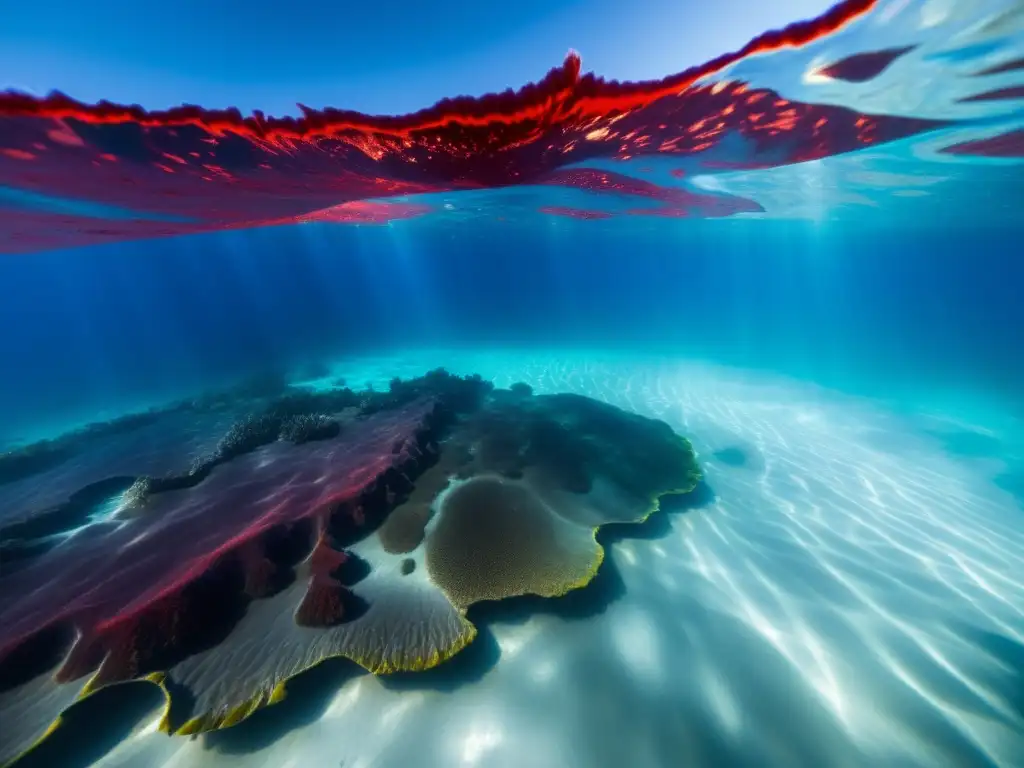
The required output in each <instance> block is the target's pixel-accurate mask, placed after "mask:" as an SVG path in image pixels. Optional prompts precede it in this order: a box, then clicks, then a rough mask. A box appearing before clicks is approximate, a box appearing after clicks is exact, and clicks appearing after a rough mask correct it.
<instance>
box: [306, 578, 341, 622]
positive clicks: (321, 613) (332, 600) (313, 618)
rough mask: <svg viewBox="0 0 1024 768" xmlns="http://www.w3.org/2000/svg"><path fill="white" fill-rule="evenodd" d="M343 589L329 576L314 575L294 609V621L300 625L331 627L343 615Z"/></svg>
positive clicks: (339, 620)
mask: <svg viewBox="0 0 1024 768" xmlns="http://www.w3.org/2000/svg"><path fill="white" fill-rule="evenodd" d="M347 591H348V590H347V589H345V587H343V586H342V585H341V584H340V583H338V582H337V581H336V580H335V579H332V578H330V577H329V576H314V577H313V578H312V579H311V580H310V583H309V587H308V588H307V589H306V594H305V595H304V596H303V598H302V603H300V604H299V607H298V610H296V611H295V623H296V624H298V625H299V626H302V627H332V626H334V625H335V624H339V623H340V622H341V621H342V619H344V617H345V593H346V592H347Z"/></svg>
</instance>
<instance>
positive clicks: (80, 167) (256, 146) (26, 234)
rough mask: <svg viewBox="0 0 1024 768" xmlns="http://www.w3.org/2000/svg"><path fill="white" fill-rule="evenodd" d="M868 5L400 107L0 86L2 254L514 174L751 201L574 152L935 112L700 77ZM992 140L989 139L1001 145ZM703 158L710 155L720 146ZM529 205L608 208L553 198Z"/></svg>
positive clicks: (924, 123)
mask: <svg viewBox="0 0 1024 768" xmlns="http://www.w3.org/2000/svg"><path fill="white" fill-rule="evenodd" d="M875 6H876V0H845V2H841V3H839V4H838V5H836V6H834V7H833V8H832V9H831V10H829V11H828V12H827V13H825V14H824V15H822V16H820V17H818V18H816V19H813V20H810V21H804V22H799V23H795V24H792V25H790V26H789V27H786V28H785V29H783V30H781V31H774V32H768V33H766V34H763V35H761V36H760V37H758V38H756V39H754V40H752V41H751V42H749V43H748V44H747V45H745V46H743V47H742V48H741V49H740V50H738V51H736V52H733V53H728V54H724V55H722V56H720V57H718V58H717V59H714V60H713V61H710V62H707V63H706V64H704V65H701V66H699V67H694V68H691V69H688V70H686V71H684V72H681V73H679V74H676V75H673V76H670V77H667V78H664V79H662V80H659V81H649V82H642V83H618V82H614V81H606V80H603V79H601V78H598V77H595V76H594V75H592V74H583V73H582V72H581V60H580V58H579V57H578V56H576V55H575V54H570V55H569V57H568V58H567V59H566V60H565V62H564V63H563V65H562V66H561V67H559V68H556V69H554V70H552V71H551V72H549V73H548V75H547V76H546V77H545V78H543V79H542V80H541V81H540V82H538V83H536V84H531V85H527V86H526V87H524V88H522V89H520V90H518V91H515V92H512V91H508V92H505V93H502V94H492V95H487V96H483V97H480V98H470V97H462V98H456V99H450V100H445V101H442V102H440V103H438V104H436V105H435V106H433V107H431V108H429V109H425V110H423V111H421V112H417V113H415V114H411V115H405V116H401V117H371V116H367V115H362V114H357V113H354V112H347V111H342V110H337V109H325V110H322V111H317V110H312V109H308V108H303V114H302V116H301V117H298V118H273V117H267V116H264V115H263V114H262V113H259V112H257V113H255V114H253V115H250V116H243V115H242V114H241V113H240V112H238V111H237V110H223V111H214V110H206V109H203V108H202V107H198V106H181V107H176V108H174V109H170V110H167V111H147V110H146V109H143V108H142V107H138V106H124V105H117V104H111V103H107V102H100V103H98V104H93V105H90V104H82V103H80V102H77V101H75V100H74V99H72V98H70V97H68V96H65V95H63V94H60V93H52V94H50V95H49V96H46V97H44V98H37V97H34V96H30V95H25V94H21V93H17V92H13V91H9V92H6V93H2V94H0V192H3V191H5V190H6V192H7V194H8V196H11V195H13V199H14V200H15V207H13V208H10V207H8V208H0V252H5V253H26V252H32V251H40V250H46V249H52V248H64V247H73V246H83V245H90V244H97V243H109V242H116V241H123V240H134V239H140V238H148V237H157V236H167V235H178V234H187V233H198V232H210V231H218V230H229V229H240V228H250V227H258V226H266V225H275V224H288V223H299V222H335V223H383V222H387V221H391V220H395V219H403V218H410V217H415V216H420V215H423V214H425V213H429V212H430V211H431V210H432V207H431V206H430V205H427V204H422V203H411V202H407V201H404V200H400V201H390V202H389V201H388V198H395V197H404V196H408V195H415V194H422V193H430V192H449V191H458V190H472V189H486V188H496V187H504V186H511V185H536V184H542V185H553V186H558V187H563V188H575V189H578V190H584V191H588V192H608V193H611V194H619V195H623V196H629V198H628V199H630V200H634V201H636V200H639V201H641V202H644V203H648V205H644V206H635V205H633V206H627V207H626V208H625V210H624V211H623V214H624V215H627V216H628V215H658V216H670V217H722V216H730V215H732V214H736V213H757V212H759V211H761V210H762V208H761V206H760V205H759V203H758V202H756V201H754V200H750V199H746V198H744V197H742V196H739V195H736V194H727V193H717V194H699V193H695V192H689V191H685V190H682V189H679V188H675V187H667V186H659V185H657V184H654V183H651V182H647V181H641V180H637V179H633V178H631V177H627V176H624V175H618V174H615V173H612V172H608V171H606V170H601V169H600V168H596V167H595V168H588V167H586V166H585V164H586V163H588V162H593V161H604V160H628V159H632V158H643V157H648V156H649V157H654V156H661V157H669V158H671V157H677V158H682V157H691V156H700V155H701V154H702V153H705V152H708V151H709V150H711V149H713V148H715V147H720V146H721V145H722V143H723V142H725V141H726V140H727V139H728V140H734V138H735V137H737V136H738V137H739V139H741V140H742V144H743V146H745V147H747V149H746V150H744V153H743V156H742V157H741V158H740V159H737V160H730V161H726V162H725V166H728V167H729V168H733V169H736V168H739V169H743V168H747V169H754V168H769V167H775V166H781V165H788V164H792V163H799V162H803V161H807V160H814V159H819V158H824V157H828V156H832V155H836V154H840V153H845V152H850V151H852V150H856V149H858V148H861V147H864V146H868V145H873V144H878V143H882V142H888V141H892V140H896V139H901V138H905V137H908V136H913V135H915V134H919V133H921V132H924V131H927V130H930V129H933V128H936V127H939V126H941V125H943V124H944V123H943V121H940V120H927V119H917V118H912V117H902V116H895V115H884V114H865V113H861V112H858V111H855V110H853V109H849V108H846V107H842V106H834V105H826V104H814V103H802V102H796V101H790V100H787V99H786V98H783V97H782V96H780V95H779V94H778V93H777V92H775V91H773V90H771V89H769V88H765V87H753V86H751V85H750V84H748V83H744V82H740V81H735V80H729V79H721V80H716V79H715V78H716V77H718V76H720V73H723V72H724V70H725V69H726V68H728V67H730V66H732V65H734V64H736V63H737V62H740V61H741V60H743V59H746V58H748V57H751V56H754V55H757V54H763V53H766V52H772V51H776V50H780V49H784V48H794V47H799V46H803V45H806V44H809V43H812V42H814V41H817V40H819V39H822V38H824V37H826V36H828V35H830V34H832V33H834V32H836V31H837V30H839V29H841V28H843V27H844V26H846V25H848V24H851V23H853V22H855V21H856V20H858V19H859V18H860V17H862V16H864V15H866V14H868V13H869V12H870V11H872V10H873V9H874V7H875ZM909 50H911V48H908V47H891V48H884V49H880V50H875V51H863V52H860V53H857V54H854V55H851V56H847V57H845V58H842V59H840V60H838V61H834V62H832V63H831V64H829V65H828V66H826V67H824V68H822V69H821V70H820V71H821V72H822V73H824V74H825V75H827V76H828V77H829V78H832V79H833V80H835V81H842V82H848V83H864V82H866V81H870V80H871V79H872V78H874V77H876V76H877V75H878V74H879V73H881V72H882V71H883V70H885V69H886V68H887V67H888V66H889V65H890V64H892V62H894V61H895V60H896V59H898V58H900V57H901V56H903V55H905V54H906V53H907V51H909ZM730 137H733V138H732V139H731V138H730ZM1005 143H1006V142H1003V144H1005ZM1003 144H1000V145H999V146H998V147H996V149H995V151H996V152H997V153H998V154H1003V155H1005V153H1006V152H1007V149H1006V147H1005V146H1003ZM967 149H968V150H969V149H971V148H970V147H968V148H967ZM982 149H984V147H982ZM960 151H965V150H964V148H961V149H960ZM714 164H715V166H716V167H719V168H721V167H724V166H723V161H722V160H721V158H720V157H719V158H718V159H716V160H715V163H714ZM567 166H572V168H568V167H567ZM709 167H710V166H709ZM540 211H541V212H542V213H547V214H549V215H554V216H569V217H574V218H581V219H600V218H605V217H607V215H608V214H607V213H605V212H602V211H597V210H587V209H584V208H577V207H575V206H565V205H547V206H541V207H540Z"/></svg>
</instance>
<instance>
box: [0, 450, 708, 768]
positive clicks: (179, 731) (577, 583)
mask: <svg viewBox="0 0 1024 768" xmlns="http://www.w3.org/2000/svg"><path fill="white" fill-rule="evenodd" d="M673 436H674V437H675V438H676V439H678V440H679V441H680V443H681V444H682V446H683V447H684V449H685V451H684V456H685V461H686V464H687V466H686V468H685V472H686V476H685V480H684V482H683V484H682V485H680V486H677V487H675V488H671V489H667V490H664V491H658V492H655V493H654V494H653V495H652V496H651V497H650V499H649V505H648V507H647V508H646V510H645V511H644V512H643V513H642V514H640V515H639V516H637V517H636V518H634V519H632V520H628V521H625V522H626V524H627V525H641V524H643V523H644V522H645V521H646V520H647V519H648V518H650V516H651V515H652V514H654V513H655V512H657V511H658V510H659V509H660V507H661V500H662V499H663V498H664V497H666V496H673V495H685V494H688V493H690V492H692V491H693V490H694V488H696V486H697V484H698V483H699V482H700V480H701V477H702V473H701V472H700V469H699V466H698V465H697V461H696V456H695V452H694V450H693V447H692V444H691V443H690V441H689V440H687V439H686V438H685V437H682V436H681V435H678V434H675V433H674V432H673ZM602 527H604V524H602V525H597V526H589V528H590V535H591V537H592V541H593V543H594V556H593V559H592V561H591V563H590V564H589V566H588V567H587V569H586V571H585V573H583V574H582V575H580V576H579V577H578V578H576V579H574V580H572V581H569V582H566V583H564V584H562V585H560V587H559V588H558V589H556V590H554V591H552V592H551V593H549V594H547V595H541V596H542V597H562V596H564V595H566V594H568V593H569V592H572V591H574V590H577V589H582V588H584V587H586V586H587V585H588V584H589V583H590V582H591V581H592V580H593V579H594V578H595V576H596V575H597V573H598V571H599V570H600V567H601V565H602V564H603V562H604V559H605V548H604V546H602V545H601V544H600V543H599V542H598V541H597V535H598V532H599V531H600V529H601V528H602ZM435 586H436V585H435ZM438 589H440V587H438ZM441 592H442V593H443V594H444V590H441ZM519 594H531V593H530V592H520V593H510V594H508V595H506V596H505V597H515V596H517V595H519ZM445 597H446V599H448V601H449V602H451V603H452V605H453V606H454V607H456V609H457V610H458V612H459V617H460V621H461V624H462V627H463V630H464V631H463V632H462V633H461V634H460V635H459V636H458V638H457V639H456V641H455V642H454V643H453V644H451V645H450V646H449V647H447V648H443V649H434V650H432V651H431V652H430V653H429V654H427V655H426V656H416V657H413V658H411V659H410V660H409V661H408V663H404V664H393V663H391V662H389V661H387V660H379V661H378V660H373V659H370V658H369V657H368V656H363V657H353V656H350V655H347V654H344V653H339V654H327V655H324V656H323V657H322V658H320V659H317V660H316V661H315V662H313V663H311V664H309V665H306V666H303V667H302V668H300V669H298V670H296V671H295V672H294V673H293V674H291V675H289V676H287V677H285V678H283V679H281V680H278V681H276V682H274V684H273V685H272V686H271V687H269V688H265V689H263V690H261V691H260V692H259V693H258V694H256V695H255V696H253V697H251V698H249V699H247V700H245V701H243V702H242V703H240V704H238V705H237V706H235V707H232V708H230V709H228V710H227V711H224V712H221V713H216V714H215V713H210V712H207V713H203V714H200V715H198V716H195V717H192V718H190V719H188V720H186V721H185V722H184V723H183V724H182V725H180V726H178V727H175V726H174V724H173V722H172V706H173V704H174V701H173V697H172V694H171V692H170V690H169V689H168V687H167V673H166V672H152V673H150V674H148V675H145V676H143V677H139V678H134V679H130V680H124V681H118V682H116V683H113V684H112V685H119V684H125V683H130V682H149V683H152V684H153V685H156V686H157V687H158V688H160V690H161V692H162V694H163V696H164V701H165V704H164V710H163V712H162V713H161V716H160V720H159V724H158V728H159V730H160V731H162V732H164V733H167V734H170V735H179V736H194V735H198V734H201V733H206V732H210V731H216V730H220V729H225V728H230V727H232V726H234V725H237V724H239V723H241V722H242V721H244V720H245V719H247V718H248V717H250V716H251V715H252V714H254V713H255V712H256V711H258V710H259V709H262V708H264V707H268V706H272V705H274V704H277V703H279V702H281V701H283V700H284V699H285V698H286V697H287V684H288V682H289V681H290V680H291V679H292V678H294V677H297V676H299V675H301V674H303V673H305V672H308V671H309V670H311V669H313V668H314V667H317V666H319V665H320V664H322V663H323V662H325V661H328V660H330V659H334V658H346V659H349V660H350V661H352V662H354V663H355V664H357V665H359V666H360V667H362V668H363V669H365V670H366V671H368V672H370V673H371V674H375V675H389V674H394V673H399V672H422V671H426V670H429V669H432V668H434V667H436V666H438V665H440V664H442V663H444V662H445V661H448V660H449V659H451V658H452V657H453V656H455V655H456V654H458V653H459V652H461V651H462V650H463V649H464V648H466V646H468V645H469V644H470V643H471V642H473V640H474V639H475V638H476V636H477V628H476V626H475V625H474V624H473V623H472V622H471V621H469V620H468V619H467V618H466V617H465V614H466V612H467V610H468V608H469V607H470V606H469V605H467V606H464V607H460V606H458V605H457V603H455V602H454V601H453V600H452V599H451V598H450V597H448V595H447V594H445ZM99 674H100V672H99V671H97V672H96V673H95V674H94V675H93V676H92V677H91V678H90V679H89V680H88V681H87V682H86V683H85V685H84V686H83V688H82V690H81V691H80V692H79V694H78V696H77V697H76V700H75V703H76V704H77V703H79V702H82V701H84V700H86V699H88V698H89V697H91V696H92V695H93V694H94V693H97V692H98V691H99V690H102V689H103V688H106V687H108V685H111V684H105V685H97V684H96V680H97V679H98V677H99ZM62 722H63V713H62V714H61V715H58V716H57V717H56V718H55V719H54V721H53V722H52V723H51V724H50V726H49V727H48V728H47V730H46V731H45V732H44V733H43V734H42V735H41V736H40V737H39V738H38V739H37V740H36V741H35V742H34V743H33V744H32V745H31V746H30V747H29V748H28V749H26V750H25V751H23V752H22V753H20V754H18V755H16V756H15V757H14V758H13V759H12V760H10V761H9V762H7V763H5V764H4V768H6V766H12V765H13V764H14V763H16V762H18V761H19V760H20V759H21V758H22V757H24V756H26V755H28V754H29V753H30V752H32V751H33V750H35V749H36V748H37V747H38V746H39V745H40V744H42V743H43V742H44V741H46V740H47V739H48V738H50V736H52V735H53V734H54V733H55V732H56V731H58V730H59V729H60V727H61V724H62Z"/></svg>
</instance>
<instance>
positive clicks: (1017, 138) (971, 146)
mask: <svg viewBox="0 0 1024 768" xmlns="http://www.w3.org/2000/svg"><path fill="white" fill-rule="evenodd" d="M940 151H942V152H944V153H945V154H947V155H977V156H979V157H1024V130H1021V129H1018V130H1016V131H1010V132H1009V133H1004V134H1001V135H999V136H992V137H990V138H987V139H976V140H974V141H962V142H960V143H959V144H953V145H952V146H949V147H944V148H943V149H942V150H940Z"/></svg>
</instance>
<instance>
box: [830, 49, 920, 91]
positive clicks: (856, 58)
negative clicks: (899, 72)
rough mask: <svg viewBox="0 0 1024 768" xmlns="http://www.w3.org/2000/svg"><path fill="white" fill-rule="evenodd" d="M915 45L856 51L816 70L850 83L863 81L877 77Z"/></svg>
mask: <svg viewBox="0 0 1024 768" xmlns="http://www.w3.org/2000/svg"><path fill="white" fill-rule="evenodd" d="M915 47H916V46H913V45H909V46H905V47H903V48H886V49H885V50H881V51H871V52H868V53H858V54H855V55H853V56H847V57H846V58H845V59H840V60H839V61H837V62H835V63H834V64H829V65H828V66H827V67H822V68H821V69H819V70H818V71H819V72H820V73H821V74H823V75H825V76H826V77H831V78H833V79H835V80H846V81H847V82H850V83H865V82H867V81H868V80H871V79H873V78H876V77H878V76H879V75H880V74H882V72H884V71H885V70H886V69H887V68H888V67H889V65H890V64H892V63H893V62H894V61H896V59H898V58H899V57H900V56H903V55H904V54H906V53H909V52H910V51H912V50H914V48H915Z"/></svg>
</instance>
